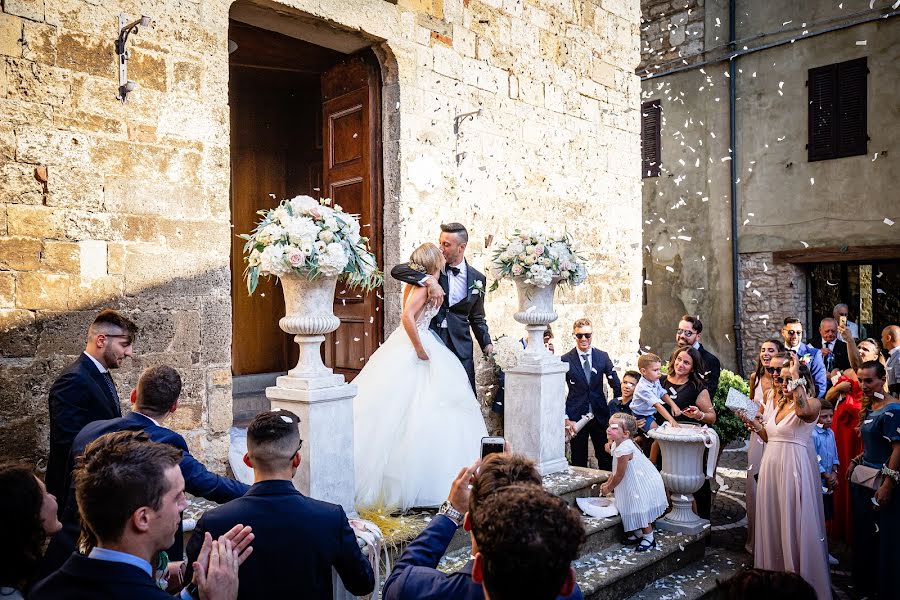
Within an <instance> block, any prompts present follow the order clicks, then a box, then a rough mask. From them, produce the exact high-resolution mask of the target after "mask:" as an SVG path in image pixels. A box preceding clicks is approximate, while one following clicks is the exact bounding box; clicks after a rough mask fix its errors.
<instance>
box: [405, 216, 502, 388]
mask: <svg viewBox="0 0 900 600" xmlns="http://www.w3.org/2000/svg"><path fill="white" fill-rule="evenodd" d="M468 242H469V232H468V231H467V230H466V228H465V226H464V225H462V224H461V223H443V224H442V225H441V237H440V248H441V254H443V255H444V259H445V260H446V261H447V264H446V266H445V267H444V270H443V271H441V273H440V275H439V276H438V278H437V280H435V279H434V277H431V276H430V275H423V274H422V273H421V272H420V271H417V270H415V269H413V268H412V267H411V266H410V265H409V263H402V264H399V265H397V266H395V267H394V268H393V269H391V277H393V278H394V279H398V280H400V281H402V282H403V283H406V284H408V285H416V286H424V287H427V288H428V300H429V302H432V303H434V305H435V306H438V307H439V310H438V313H437V315H435V317H434V318H433V319H432V320H431V324H430V327H431V329H433V330H434V332H435V333H437V335H438V337H440V338H441V340H443V342H444V344H445V345H446V346H447V347H448V348H449V349H450V351H451V352H453V354H455V355H456V357H457V358H459V361H460V362H461V363H462V365H463V367H465V369H466V373H467V374H468V375H469V384H470V385H471V386H472V390H473V391H474V390H475V361H474V358H473V354H472V335H471V334H474V335H475V340H476V341H477V342H478V345H479V346H481V350H482V352H484V353H485V354H490V353H491V352H493V351H494V345H493V344H492V343H491V334H490V332H489V331H488V325H487V319H486V318H485V315H484V293H485V291H486V290H487V278H485V276H484V275H483V274H482V273H481V272H480V271H478V270H476V269H475V268H474V267H473V266H472V265H470V264H469V263H468V261H466V259H465V253H466V245H467V244H468ZM470 329H471V334H470V331H469V330H470Z"/></svg>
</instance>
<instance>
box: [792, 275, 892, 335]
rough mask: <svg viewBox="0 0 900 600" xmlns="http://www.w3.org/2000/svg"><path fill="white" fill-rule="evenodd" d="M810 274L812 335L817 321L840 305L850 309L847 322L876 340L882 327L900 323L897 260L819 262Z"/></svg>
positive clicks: (830, 313)
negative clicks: (856, 325) (855, 325)
mask: <svg viewBox="0 0 900 600" xmlns="http://www.w3.org/2000/svg"><path fill="white" fill-rule="evenodd" d="M809 274H810V286H809V289H810V300H811V306H812V317H813V320H812V325H813V327H814V328H815V333H818V326H819V322H820V321H821V320H822V319H823V318H825V317H830V316H831V315H832V310H833V309H834V306H835V305H836V304H841V303H843V304H847V305H848V306H849V307H850V319H851V320H852V321H855V322H857V323H861V324H862V326H863V327H864V328H865V334H866V335H867V336H868V337H871V338H874V339H875V340H876V341H879V342H880V340H881V330H882V329H884V327H885V326H887V325H891V324H897V323H900V294H897V290H898V289H900V260H888V261H872V262H858V263H846V262H842V263H819V264H815V265H812V266H811V267H810V271H809Z"/></svg>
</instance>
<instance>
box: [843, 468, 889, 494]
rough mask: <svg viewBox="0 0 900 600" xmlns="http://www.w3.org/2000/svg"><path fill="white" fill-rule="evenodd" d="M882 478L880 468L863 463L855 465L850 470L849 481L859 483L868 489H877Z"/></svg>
mask: <svg viewBox="0 0 900 600" xmlns="http://www.w3.org/2000/svg"><path fill="white" fill-rule="evenodd" d="M883 480H884V475H883V474H882V473H881V469H873V468H872V467H867V466H865V465H856V466H855V467H853V470H852V471H851V472H850V483H855V484H856V485H861V486H863V487H864V488H868V489H870V490H877V489H878V488H879V487H881V482H882V481H883Z"/></svg>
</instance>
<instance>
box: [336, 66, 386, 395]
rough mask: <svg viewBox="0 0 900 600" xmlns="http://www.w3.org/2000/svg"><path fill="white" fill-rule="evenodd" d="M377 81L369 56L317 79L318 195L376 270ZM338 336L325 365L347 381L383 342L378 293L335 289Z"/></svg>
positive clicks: (379, 206)
mask: <svg viewBox="0 0 900 600" xmlns="http://www.w3.org/2000/svg"><path fill="white" fill-rule="evenodd" d="M380 103H381V81H380V75H379V70H378V65H377V62H376V61H375V58H374V55H371V52H368V53H366V54H365V55H357V56H353V57H351V58H348V59H347V60H345V61H344V62H342V63H341V64H339V65H336V66H335V67H333V68H332V69H330V70H329V71H326V72H325V73H324V74H323V75H322V115H323V118H322V130H323V131H322V142H323V143H322V146H323V147H322V157H323V169H322V182H323V184H324V185H323V193H324V195H326V196H328V197H329V198H331V199H332V200H333V201H334V203H335V204H339V205H341V207H342V208H343V209H344V210H345V211H346V212H348V213H353V214H357V215H359V217H360V224H361V231H362V235H365V236H367V237H368V238H369V247H370V249H371V250H372V251H373V252H374V253H375V257H376V261H377V263H378V266H379V268H383V267H384V262H383V259H382V251H381V212H382V206H383V202H382V197H381V190H382V183H381V117H380ZM334 313H335V315H336V316H337V317H338V318H339V319H340V320H341V325H340V327H339V328H338V330H337V331H336V332H334V333H332V334H330V335H329V336H327V338H326V341H325V344H324V356H325V362H326V364H328V366H330V367H332V368H333V369H335V371H336V372H338V373H341V374H343V375H345V376H346V377H347V379H348V380H350V379H353V377H354V376H355V375H356V374H357V373H358V372H359V371H360V369H362V367H363V366H364V365H365V362H366V360H367V359H368V357H369V356H371V355H372V353H373V352H374V351H375V349H377V347H378V344H379V343H380V341H381V340H382V339H383V319H382V314H381V298H380V290H379V291H378V292H377V293H376V292H370V293H367V294H363V293H362V292H360V291H359V290H356V289H353V288H347V287H345V286H341V285H339V286H338V289H337V293H336V295H335V305H334Z"/></svg>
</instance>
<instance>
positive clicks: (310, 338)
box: [278, 273, 344, 389]
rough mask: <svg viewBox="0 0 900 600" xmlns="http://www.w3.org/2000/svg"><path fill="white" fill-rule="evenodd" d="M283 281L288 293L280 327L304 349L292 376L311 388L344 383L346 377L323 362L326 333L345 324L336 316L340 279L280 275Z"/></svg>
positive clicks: (282, 285)
mask: <svg viewBox="0 0 900 600" xmlns="http://www.w3.org/2000/svg"><path fill="white" fill-rule="evenodd" d="M279 281H280V282H281V287H282V290H283V292H284V308H285V316H283V317H281V319H280V320H279V321H278V326H279V327H281V329H282V330H283V331H284V332H285V333H291V334H294V341H295V342H297V344H298V345H299V346H300V359H299V360H298V361H297V365H296V366H295V367H294V368H293V369H291V370H290V371H288V377H290V378H294V379H303V380H306V381H308V382H309V388H308V389H311V388H313V387H329V386H332V385H339V384H341V383H343V382H344V378H343V376H342V375H335V374H334V371H332V370H331V369H329V368H328V367H326V366H325V364H324V363H323V362H322V350H321V346H322V342H324V341H325V334H327V333H331V332H332V331H334V330H336V329H337V328H338V326H339V325H340V324H341V321H340V319H338V318H337V317H336V316H334V294H335V288H336V287H337V277H323V276H320V277H317V278H316V279H308V278H306V277H304V276H302V275H296V274H293V273H289V274H286V275H282V276H280V277H279ZM292 387H293V386H292ZM304 387H306V386H304Z"/></svg>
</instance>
